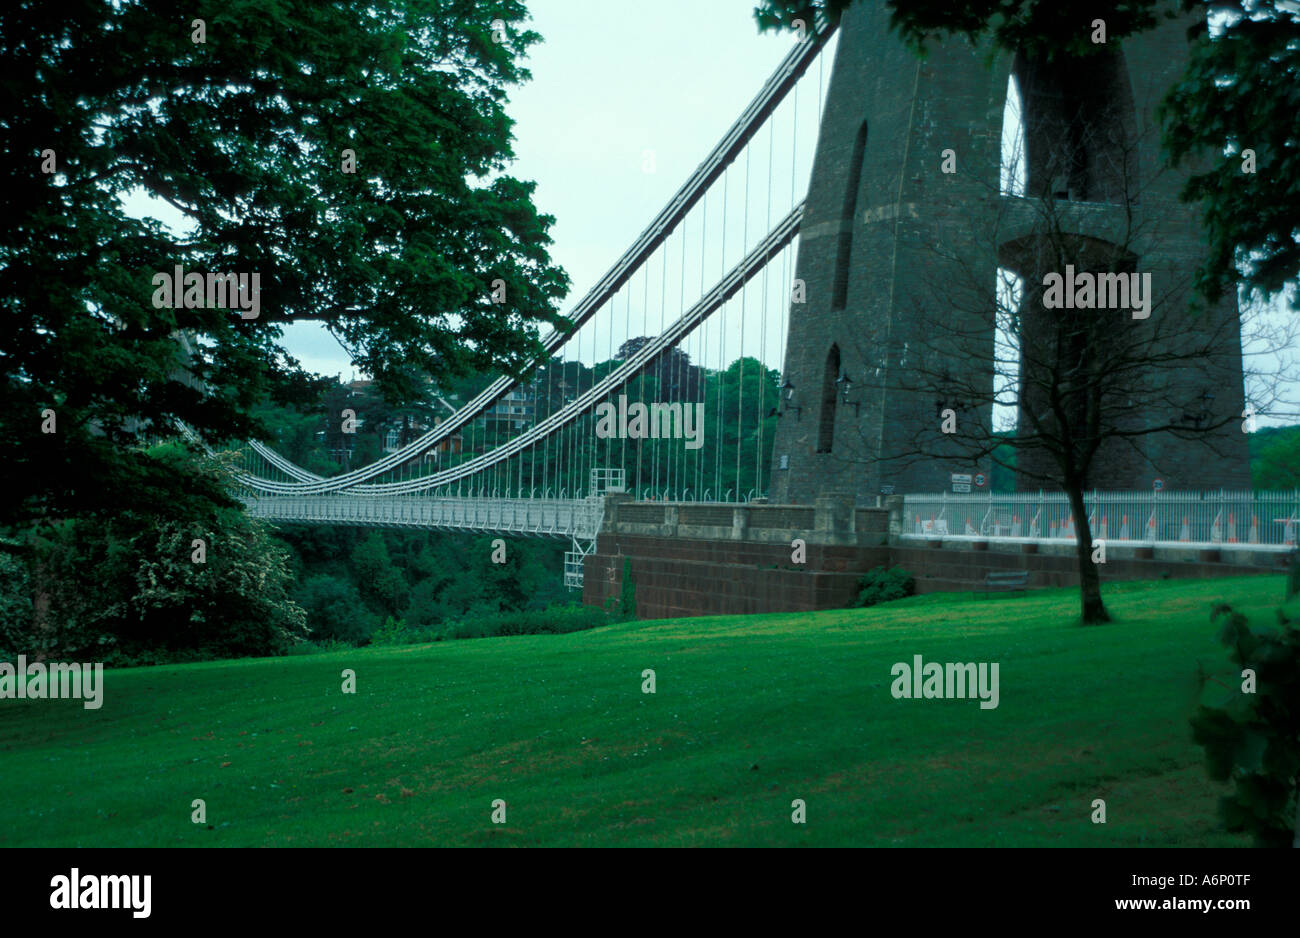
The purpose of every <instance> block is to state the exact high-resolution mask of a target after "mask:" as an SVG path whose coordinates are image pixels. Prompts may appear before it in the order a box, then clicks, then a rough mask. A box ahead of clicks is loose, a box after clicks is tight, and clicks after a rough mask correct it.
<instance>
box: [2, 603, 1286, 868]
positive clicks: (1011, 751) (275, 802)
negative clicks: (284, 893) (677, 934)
mask: <svg viewBox="0 0 1300 938" xmlns="http://www.w3.org/2000/svg"><path fill="white" fill-rule="evenodd" d="M1282 592H1283V583H1282V578H1281V577H1254V578H1240V579H1224V580H1212V581H1202V582H1193V583H1174V582H1161V583H1128V584H1118V585H1115V586H1112V587H1110V588H1109V589H1108V590H1107V601H1108V603H1109V606H1110V609H1111V610H1112V613H1113V614H1115V615H1116V616H1118V617H1119V618H1120V619H1121V621H1119V622H1117V623H1115V624H1112V625H1108V626H1103V627H1096V628H1080V627H1078V626H1076V625H1074V624H1073V622H1074V619H1075V615H1076V610H1077V602H1078V600H1077V593H1076V592H1075V591H1073V590H1052V591H1045V592H1041V593H1034V594H1031V595H1029V596H1017V597H1008V598H994V599H987V600H981V601H975V600H972V599H970V598H969V596H968V595H956V596H953V595H938V596H925V597H915V598H913V599H909V600H903V601H901V602H898V603H893V604H890V605H888V606H884V607H878V608H876V609H868V610H845V611H833V612H824V613H816V614H800V615H791V614H774V615H762V616H748V617H740V616H736V617H719V618H706V619H683V620H672V621H659V622H638V623H629V624H624V625H620V626H614V627H609V628H604V629H599V630H596V631H592V632H583V633H577V634H571V635H562V636H526V637H515V638H500V639H480V640H472V641H458V642H443V643H440V644H435V645H423V646H411V647H399V648H376V649H365V650H358V651H351V652H340V653H333V654H324V655H315V656H304V657H291V658H278V659H259V660H246V661H235V662H220V663H211V664H202V665H186V666H180V667H165V668H141V669H133V670H126V671H112V672H106V674H105V682H106V690H105V696H104V706H103V708H102V709H100V710H98V711H94V710H85V709H83V707H82V706H81V703H80V702H79V701H30V700H21V701H20V700H4V701H0V765H3V774H2V776H0V785H2V786H3V797H2V798H0V845H3V846H146V845H147V846H173V845H193V846H284V845H289V846H308V845H313V846H314V845H342V844H351V845H364V846H377V845H405V846H440V845H485V844H497V845H602V846H604V845H627V846H645V845H660V846H678V845H772V846H776V845H862V846H889V845H926V846H935V845H1062V846H1091V845H1096V846H1136V845H1189V846H1205V845H1238V844H1240V845H1245V844H1246V839H1245V838H1242V837H1236V836H1230V835H1227V834H1224V833H1222V832H1221V831H1220V830H1219V825H1218V821H1217V817H1216V805H1215V802H1216V798H1217V796H1218V794H1219V792H1220V789H1219V788H1218V787H1217V786H1215V785H1213V784H1211V783H1210V782H1208V781H1207V780H1206V777H1205V772H1204V769H1203V762H1202V757H1201V752H1200V750H1199V749H1198V748H1197V747H1196V746H1195V745H1194V744H1193V743H1192V742H1191V738H1190V734H1189V730H1188V726H1187V717H1188V714H1189V713H1190V710H1191V707H1192V705H1193V703H1194V699H1195V695H1196V690H1195V689H1196V682H1195V673H1196V668H1197V664H1198V661H1199V662H1202V663H1204V664H1205V665H1206V666H1207V667H1209V668H1210V669H1212V670H1214V671H1215V672H1216V673H1219V674H1220V675H1222V676H1223V679H1224V680H1231V675H1230V672H1229V669H1228V661H1227V658H1226V655H1225V654H1224V650H1223V649H1222V648H1221V647H1220V646H1219V645H1217V644H1216V643H1215V642H1214V638H1213V633H1214V629H1213V627H1212V626H1211V625H1210V623H1209V617H1208V612H1209V608H1210V604H1211V603H1212V602H1214V601H1218V600H1226V601H1228V602H1230V603H1232V604H1233V605H1234V606H1235V607H1238V608H1239V609H1241V610H1242V611H1243V612H1245V613H1247V614H1248V615H1249V616H1250V617H1251V619H1252V621H1254V622H1262V621H1265V620H1269V619H1271V617H1272V615H1273V610H1274V608H1275V607H1276V606H1277V605H1278V604H1279V601H1280V599H1281V596H1282ZM914 654H920V655H922V656H923V657H924V659H925V660H926V661H939V662H946V661H987V662H998V663H999V665H1000V695H1001V702H1000V706H999V707H998V708H997V709H995V710H983V709H980V707H979V703H978V701H976V700H895V699H894V698H893V697H892V696H891V695H890V684H891V681H892V679H891V676H890V668H891V666H892V665H893V664H894V663H895V662H898V661H907V662H909V663H910V662H911V660H912V656H913V655H914ZM344 668H352V669H354V670H355V671H356V680H357V692H356V694H355V695H346V694H343V693H342V692H341V685H342V679H341V677H340V672H341V671H342V670H343V669H344ZM646 668H653V669H654V670H655V672H656V681H657V693H655V694H653V695H649V694H643V693H642V692H641V685H642V671H643V670H644V669H646ZM196 798H201V799H204V800H205V801H206V805H207V824H204V825H199V824H194V823H192V822H191V812H192V808H191V803H192V802H193V800H194V799H196ZM498 798H500V799H503V800H505V802H506V803H507V822H506V823H505V824H504V825H496V824H493V823H492V822H491V813H492V802H493V800H494V799H498ZM796 798H800V799H803V800H804V801H805V802H806V804H807V823H806V824H798V825H797V824H793V823H791V810H792V809H791V802H792V800H793V799H796ZM1094 798H1103V799H1105V801H1106V808H1107V823H1106V824H1093V823H1092V822H1091V820H1090V816H1091V813H1092V807H1091V805H1092V801H1093V799H1094Z"/></svg>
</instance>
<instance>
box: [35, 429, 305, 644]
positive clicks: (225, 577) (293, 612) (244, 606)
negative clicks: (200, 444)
mask: <svg viewBox="0 0 1300 938" xmlns="http://www.w3.org/2000/svg"><path fill="white" fill-rule="evenodd" d="M156 449H157V450H164V451H165V450H167V449H171V452H170V453H167V452H156V453H155V454H154V456H153V457H152V458H155V459H158V460H159V461H171V460H179V459H182V458H183V451H181V450H179V448H178V447H170V448H169V447H158V448H156ZM219 471H220V470H219V469H218V468H217V467H215V466H213V465H211V464H205V463H195V462H192V461H191V462H190V463H189V467H188V472H190V473H191V474H193V475H196V476H201V475H206V476H216V475H217V474H218V473H219ZM185 509H186V506H184V505H181V506H170V505H167V504H165V503H163V504H159V505H157V506H154V508H153V510H152V511H150V512H149V513H147V514H146V513H139V512H135V511H127V512H122V513H120V514H118V515H117V516H116V517H113V518H95V517H89V518H79V519H69V520H64V521H60V522H56V523H54V524H52V525H50V526H49V527H48V528H47V529H46V530H45V532H44V533H43V534H42V536H40V537H39V538H37V539H36V540H35V542H34V546H33V550H32V553H31V565H30V567H29V573H30V578H31V586H32V589H33V591H34V595H35V600H36V601H35V603H34V606H33V610H32V615H31V616H30V617H29V619H28V621H27V622H25V623H24V624H23V627H22V628H20V629H19V630H18V631H17V632H16V633H15V631H13V630H12V629H11V630H10V642H11V644H13V646H14V647H13V649H12V650H14V651H18V652H23V653H27V654H35V653H39V652H45V653H48V654H51V655H57V656H58V657H61V658H65V659H75V658H78V657H81V658H89V659H90V660H106V661H109V662H118V663H129V662H133V661H148V660H167V659H169V658H183V657H238V656H246V655H269V654H281V653H283V652H285V651H287V650H288V648H289V647H290V646H291V645H292V644H294V643H296V642H297V641H299V640H301V638H303V637H304V635H305V633H306V628H305V617H304V614H303V611H302V609H301V608H299V607H298V606H297V605H295V604H294V603H293V602H292V600H291V599H290V597H289V593H288V590H289V587H290V584H291V582H292V574H291V570H290V567H289V556H288V553H287V552H286V551H285V550H284V549H283V548H282V547H281V546H280V545H279V544H277V543H276V542H275V541H274V539H273V538H272V537H271V535H270V532H269V530H268V529H267V527H266V526H265V525H264V524H262V523H261V522H258V521H255V520H254V519H252V518H250V517H248V516H247V515H246V514H245V513H244V512H243V511H241V510H239V509H236V508H216V509H213V510H211V511H209V512H207V513H206V514H191V513H190V512H188V511H186V510H185ZM196 541H199V542H201V543H200V544H196ZM15 635H17V636H18V638H17V640H15V638H14V636H15Z"/></svg>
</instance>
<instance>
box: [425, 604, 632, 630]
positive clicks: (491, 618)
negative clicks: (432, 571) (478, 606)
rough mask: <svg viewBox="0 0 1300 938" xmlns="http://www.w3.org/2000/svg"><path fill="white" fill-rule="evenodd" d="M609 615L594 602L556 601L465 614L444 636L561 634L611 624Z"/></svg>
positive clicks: (450, 626)
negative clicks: (517, 609)
mask: <svg viewBox="0 0 1300 938" xmlns="http://www.w3.org/2000/svg"><path fill="white" fill-rule="evenodd" d="M609 621H610V618H609V615H608V614H607V613H606V612H605V611H604V610H603V609H597V608H596V607H594V606H579V605H576V604H566V605H553V606H549V607H547V608H546V609H529V610H524V611H521V612H498V613H488V614H485V615H477V616H466V617H463V618H461V619H458V620H456V621H454V622H449V623H447V625H445V626H444V627H443V630H442V632H441V635H440V637H441V638H449V639H455V638H491V637H494V636H498V635H545V634H551V635H562V634H565V633H568V632H582V631H585V630H587V629H594V628H598V627H600V626H602V625H606V624H608V623H609Z"/></svg>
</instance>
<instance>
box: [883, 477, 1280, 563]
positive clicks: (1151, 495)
mask: <svg viewBox="0 0 1300 938" xmlns="http://www.w3.org/2000/svg"><path fill="white" fill-rule="evenodd" d="M1083 502H1084V506H1085V508H1086V510H1087V513H1088V519H1089V530H1090V531H1091V532H1092V536H1093V538H1094V539H1099V540H1117V541H1138V542H1146V543H1189V544H1242V545H1259V546H1260V547H1265V548H1267V547H1273V548H1276V549H1288V548H1294V547H1295V546H1296V541H1297V531H1300V491H1292V492H1227V491H1216V492H1099V491H1094V492H1087V493H1085V494H1084V498H1083ZM903 504H904V519H903V534H904V535H905V536H906V535H912V536H917V535H920V536H930V537H935V536H941V537H962V536H968V537H995V538H996V537H1013V538H1044V539H1051V538H1062V539H1073V538H1074V537H1075V533H1076V531H1077V529H1078V524H1076V523H1075V518H1074V512H1073V511H1072V510H1071V508H1070V503H1069V499H1068V498H1067V497H1066V495H1065V494H1064V493H1063V492H1016V493H989V494H985V495H963V494H955V495H952V494H948V493H938V494H916V495H905V496H904V497H903Z"/></svg>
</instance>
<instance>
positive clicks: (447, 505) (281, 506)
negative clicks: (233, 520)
mask: <svg viewBox="0 0 1300 938" xmlns="http://www.w3.org/2000/svg"><path fill="white" fill-rule="evenodd" d="M244 503H245V505H247V506H248V513H249V514H251V515H253V516H254V517H256V518H264V519H266V520H268V521H283V522H295V521H299V522H305V523H313V524H345V525H357V526H361V527H415V528H456V529H459V530H467V531H499V532H502V533H509V534H532V535H538V536H552V537H568V538H573V539H575V540H580V541H590V540H594V539H595V537H596V533H597V532H598V531H599V530H600V523H601V520H602V518H603V517H604V511H605V504H604V499H601V498H584V499H558V498H550V499H542V498H425V497H420V496H413V495H389V496H375V497H366V496H362V495H262V496H256V497H248V498H245V500H244Z"/></svg>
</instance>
